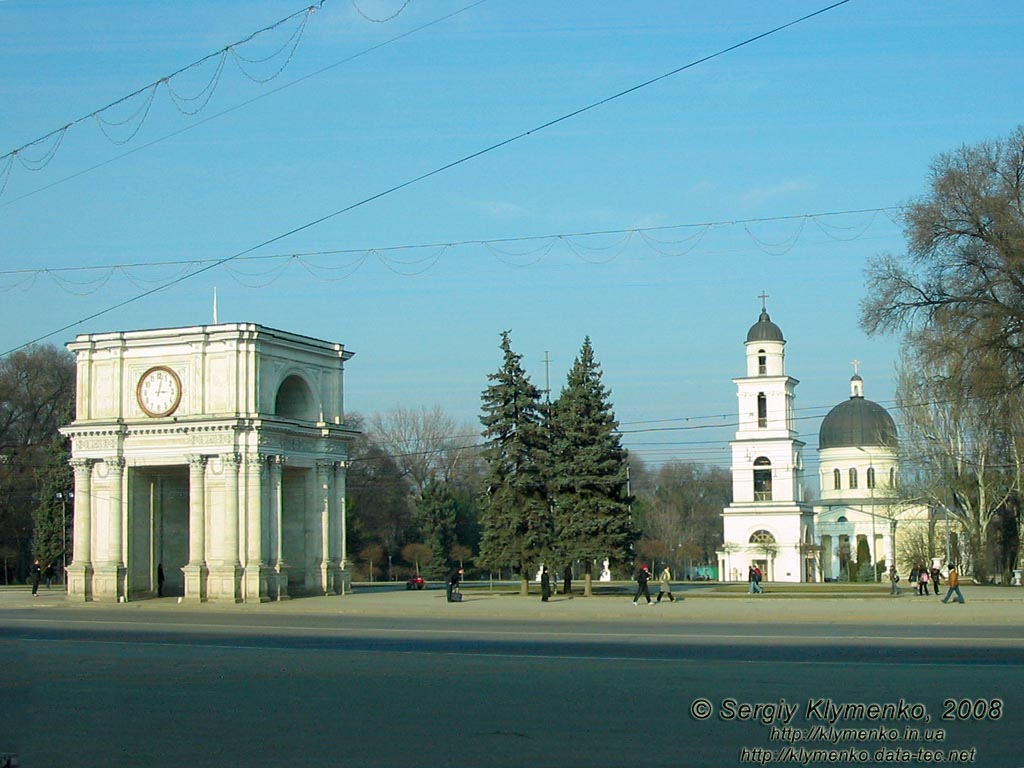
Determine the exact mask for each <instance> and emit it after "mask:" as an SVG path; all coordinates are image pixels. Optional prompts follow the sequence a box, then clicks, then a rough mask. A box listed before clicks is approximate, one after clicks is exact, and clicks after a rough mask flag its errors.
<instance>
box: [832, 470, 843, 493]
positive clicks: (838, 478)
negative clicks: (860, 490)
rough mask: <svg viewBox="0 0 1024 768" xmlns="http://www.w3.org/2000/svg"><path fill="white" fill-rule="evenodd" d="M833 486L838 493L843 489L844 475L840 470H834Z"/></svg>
mask: <svg viewBox="0 0 1024 768" xmlns="http://www.w3.org/2000/svg"><path fill="white" fill-rule="evenodd" d="M832 486H833V487H834V488H835V489H836V490H837V491H838V490H839V489H841V488H842V487H843V473H842V472H840V471H839V470H838V469H834V470H832Z"/></svg>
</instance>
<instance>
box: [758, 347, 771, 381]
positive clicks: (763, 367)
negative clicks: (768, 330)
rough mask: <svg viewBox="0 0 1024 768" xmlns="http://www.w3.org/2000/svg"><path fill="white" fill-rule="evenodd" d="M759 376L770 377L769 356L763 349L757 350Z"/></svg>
mask: <svg viewBox="0 0 1024 768" xmlns="http://www.w3.org/2000/svg"><path fill="white" fill-rule="evenodd" d="M757 375H758V376H767V375H768V355H767V354H766V353H765V351H764V350H763V349H759V350H757Z"/></svg>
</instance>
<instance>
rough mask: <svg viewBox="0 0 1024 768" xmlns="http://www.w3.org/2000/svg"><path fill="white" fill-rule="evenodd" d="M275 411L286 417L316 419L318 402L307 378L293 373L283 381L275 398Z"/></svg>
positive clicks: (301, 419) (303, 419) (300, 419)
mask: <svg viewBox="0 0 1024 768" xmlns="http://www.w3.org/2000/svg"><path fill="white" fill-rule="evenodd" d="M274 413H276V414H277V415H278V416H281V417H283V418H286V419H297V420H299V421H316V417H317V411H316V402H315V401H314V399H313V393H312V391H311V390H310V388H309V385H308V384H307V383H306V380H305V379H303V378H302V377H301V376H297V375H294V374H293V375H291V376H289V377H288V378H286V379H285V380H284V381H282V382H281V386H280V387H278V390H277V397H276V398H275V399H274Z"/></svg>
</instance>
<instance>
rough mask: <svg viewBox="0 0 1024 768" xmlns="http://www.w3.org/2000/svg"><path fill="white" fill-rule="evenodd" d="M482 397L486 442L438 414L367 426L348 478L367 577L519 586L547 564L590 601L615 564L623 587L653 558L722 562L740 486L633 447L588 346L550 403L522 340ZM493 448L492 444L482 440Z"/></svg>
mask: <svg viewBox="0 0 1024 768" xmlns="http://www.w3.org/2000/svg"><path fill="white" fill-rule="evenodd" d="M500 350H501V354H502V364H501V366H500V368H499V369H498V370H497V371H496V372H494V373H492V374H490V375H489V376H488V382H489V383H488V385H487V387H486V388H485V389H484V391H483V392H482V394H481V416H480V422H481V425H482V428H483V430H482V435H481V434H480V432H479V431H478V430H477V429H475V428H474V427H472V426H469V425H465V426H460V425H457V424H456V423H455V422H454V421H452V420H451V419H449V418H448V417H446V416H445V415H444V413H443V412H442V411H441V410H440V409H439V408H436V407H435V408H433V409H419V410H407V409H395V410H393V411H391V412H389V413H387V414H384V415H375V416H373V417H371V418H370V419H361V418H359V419H357V426H359V427H360V428H361V429H362V430H363V431H362V434H361V436H360V437H359V439H358V440H357V442H356V444H355V446H354V448H353V461H352V462H351V464H350V470H349V519H350V534H349V537H350V543H352V542H353V541H354V542H355V546H354V547H352V546H350V551H351V552H353V553H355V555H356V557H355V561H354V566H355V568H356V569H357V574H356V575H357V577H362V578H367V579H368V578H392V579H404V578H406V577H407V576H410V575H412V574H413V573H415V574H418V575H423V576H424V577H426V578H434V579H436V578H443V577H444V576H445V574H446V573H447V572H448V571H449V570H450V569H452V568H454V567H456V566H462V567H466V566H470V567H471V570H472V571H475V572H476V573H491V574H497V575H499V576H502V577H511V576H515V577H516V578H518V579H519V580H520V584H521V590H522V591H525V590H527V589H528V586H527V585H528V582H529V580H530V579H532V578H533V577H534V575H535V574H536V572H537V570H538V569H539V568H540V566H541V565H542V564H545V565H547V566H548V567H549V568H551V569H553V570H556V571H557V572H558V573H559V574H560V575H561V577H562V584H563V589H564V590H566V591H568V590H570V589H571V587H572V582H573V580H574V579H575V578H576V577H580V578H582V579H583V580H584V589H583V591H584V593H585V594H587V593H589V592H590V591H591V586H592V583H593V579H594V576H595V574H598V575H599V574H600V572H601V570H603V568H604V565H605V561H606V560H607V561H608V566H609V568H610V569H611V570H613V571H614V572H615V573H616V575H617V576H622V575H624V574H627V575H628V573H629V572H631V570H632V565H633V561H634V560H635V559H636V558H638V557H639V558H644V559H647V560H650V561H656V562H663V563H665V564H670V565H671V566H672V567H673V568H674V569H676V570H679V571H682V570H686V569H688V568H689V569H690V571H691V572H692V570H693V568H694V567H695V566H696V565H698V564H708V563H713V562H714V551H715V548H716V547H717V546H718V545H719V544H720V542H721V523H720V513H721V510H722V508H723V507H724V506H725V505H727V504H728V503H729V501H730V498H729V494H730V491H731V485H730V478H729V473H728V472H727V471H725V470H721V469H713V468H712V469H709V468H705V467H703V466H700V465H694V464H687V463H682V462H669V463H667V464H664V465H662V466H661V467H658V468H656V469H652V468H648V467H647V466H645V464H644V463H643V462H642V461H640V460H639V459H638V458H636V457H631V456H630V455H629V454H628V452H627V451H626V450H625V449H624V448H623V447H622V445H621V440H620V436H619V433H618V422H617V421H616V419H615V416H614V412H613V409H612V405H611V402H610V399H609V397H610V393H609V391H608V390H607V388H606V387H605V386H604V384H603V382H602V376H603V374H602V371H601V367H600V365H599V363H598V362H597V360H596V359H595V356H594V350H593V346H592V344H591V342H590V339H589V338H587V339H585V340H584V342H583V346H582V348H581V350H580V354H579V356H578V357H577V359H576V360H575V362H574V364H573V366H572V368H571V370H570V371H569V373H568V375H567V378H566V384H565V386H564V388H563V389H562V391H561V394H560V395H559V396H558V397H557V398H556V399H555V400H554V401H550V400H549V398H547V397H546V396H545V393H544V392H543V391H542V390H540V389H539V388H538V387H537V386H535V385H534V384H533V383H532V382H531V381H530V379H529V376H528V375H527V373H526V371H525V370H524V369H523V366H522V356H521V355H519V354H518V353H516V352H515V351H514V350H513V349H512V345H511V334H510V333H509V332H505V333H503V334H502V335H501V344H500ZM481 438H482V439H481Z"/></svg>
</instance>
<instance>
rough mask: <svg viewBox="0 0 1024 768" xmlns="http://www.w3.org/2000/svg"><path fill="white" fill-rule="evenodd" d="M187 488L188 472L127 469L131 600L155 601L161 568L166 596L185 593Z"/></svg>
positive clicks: (179, 468)
mask: <svg viewBox="0 0 1024 768" xmlns="http://www.w3.org/2000/svg"><path fill="white" fill-rule="evenodd" d="M188 488H189V486H188V467H184V466H168V467H138V468H135V467H131V468H129V471H128V541H127V544H128V551H127V553H126V557H125V562H126V563H127V564H128V569H127V572H126V574H125V577H126V582H127V583H126V585H125V587H126V591H127V593H128V595H129V596H130V597H141V596H149V597H155V596H156V594H157V590H158V586H159V585H158V583H157V569H158V567H161V566H162V568H163V572H164V588H163V595H164V597H181V596H182V595H184V594H185V580H184V575H183V574H182V572H181V569H182V567H183V566H184V565H185V564H186V563H187V562H188V535H189V531H188Z"/></svg>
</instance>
